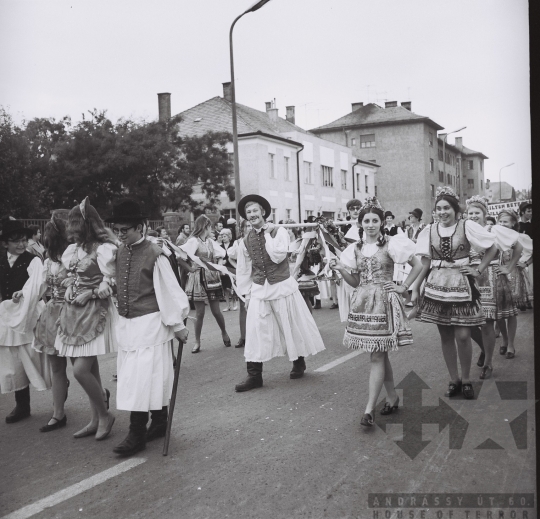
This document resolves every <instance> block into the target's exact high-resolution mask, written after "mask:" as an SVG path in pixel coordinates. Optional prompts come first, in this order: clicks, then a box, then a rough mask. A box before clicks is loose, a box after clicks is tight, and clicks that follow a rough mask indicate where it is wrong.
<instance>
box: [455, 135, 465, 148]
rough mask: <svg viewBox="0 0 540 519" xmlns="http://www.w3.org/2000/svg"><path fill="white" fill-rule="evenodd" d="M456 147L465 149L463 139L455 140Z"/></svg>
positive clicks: (457, 138)
mask: <svg viewBox="0 0 540 519" xmlns="http://www.w3.org/2000/svg"><path fill="white" fill-rule="evenodd" d="M454 146H456V148H463V137H456V138H455V140H454Z"/></svg>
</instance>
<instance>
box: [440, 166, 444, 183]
mask: <svg viewBox="0 0 540 519" xmlns="http://www.w3.org/2000/svg"><path fill="white" fill-rule="evenodd" d="M439 182H444V173H443V172H442V171H441V170H440V169H439Z"/></svg>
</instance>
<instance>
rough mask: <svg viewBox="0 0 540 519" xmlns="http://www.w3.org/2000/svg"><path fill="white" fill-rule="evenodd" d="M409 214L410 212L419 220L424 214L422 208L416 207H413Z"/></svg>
mask: <svg viewBox="0 0 540 519" xmlns="http://www.w3.org/2000/svg"><path fill="white" fill-rule="evenodd" d="M409 214H412V215H413V216H416V218H418V219H419V220H421V219H422V215H423V214H424V211H422V209H420V208H418V207H417V208H416V209H413V210H412V211H410V212H409Z"/></svg>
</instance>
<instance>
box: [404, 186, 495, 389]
mask: <svg viewBox="0 0 540 519" xmlns="http://www.w3.org/2000/svg"><path fill="white" fill-rule="evenodd" d="M460 212H461V210H460V207H459V199H458V197H457V196H456V194H455V193H454V192H453V191H452V189H450V188H449V187H446V186H445V187H442V188H439V189H438V190H437V197H436V200H435V219H436V221H437V223H432V224H430V225H428V226H427V227H426V228H425V229H424V230H423V231H422V232H421V233H420V234H419V235H418V241H417V242H416V254H417V255H418V256H420V258H421V261H422V264H423V269H422V273H421V274H420V276H419V277H418V286H422V282H423V280H424V279H425V278H426V277H427V280H426V284H425V286H424V288H423V291H422V299H421V303H420V305H419V312H418V315H419V317H418V318H419V320H420V321H422V322H425V323H433V324H436V325H437V327H438V329H439V334H440V336H441V347H442V352H443V357H444V360H445V362H446V366H447V368H448V372H449V374H450V378H451V381H450V383H449V385H448V391H447V392H446V393H445V396H447V397H452V396H455V395H457V394H458V393H460V392H463V396H464V397H465V398H467V399H472V398H474V389H473V386H472V384H471V383H470V378H469V377H470V370H471V360H472V345H471V328H472V327H475V326H476V327H478V326H481V325H483V324H485V318H484V312H483V310H482V305H481V303H480V293H479V291H478V288H477V286H476V282H475V280H474V278H476V277H478V276H479V275H481V274H482V272H484V270H485V269H486V268H487V266H488V265H489V262H490V261H491V260H492V259H493V258H494V257H495V254H496V253H497V248H496V247H495V245H494V241H495V235H494V234H492V233H490V232H488V231H487V230H486V229H484V228H483V227H481V226H480V225H478V224H477V223H475V222H471V221H470V220H459V219H458V218H459V214H460ZM471 247H474V248H475V249H476V250H477V251H485V255H484V257H483V259H482V261H481V262H480V264H479V265H478V267H477V268H474V269H471V268H469V266H468V265H469V262H470V260H469V255H470V251H471ZM417 298H418V290H415V291H413V295H412V301H413V302H414V301H416V300H417ZM456 346H457V347H456ZM458 355H459V360H460V364H461V378H460V376H459V372H458V362H457V359H458Z"/></svg>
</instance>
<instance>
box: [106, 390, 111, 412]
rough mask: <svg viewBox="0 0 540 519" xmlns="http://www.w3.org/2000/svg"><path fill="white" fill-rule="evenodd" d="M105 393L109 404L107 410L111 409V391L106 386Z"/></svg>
mask: <svg viewBox="0 0 540 519" xmlns="http://www.w3.org/2000/svg"><path fill="white" fill-rule="evenodd" d="M105 395H106V397H107V398H105V403H106V404H107V411H108V410H109V400H110V399H111V392H110V391H109V390H108V389H107V388H105Z"/></svg>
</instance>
